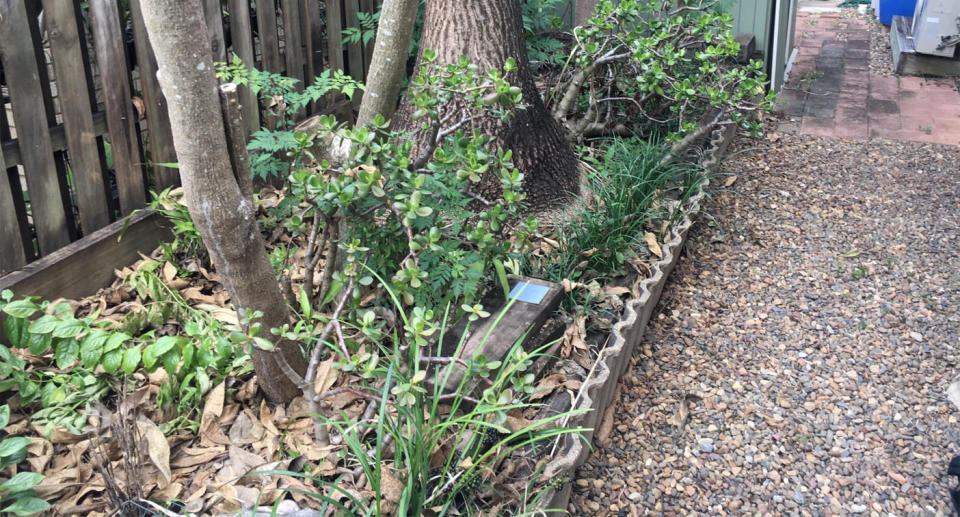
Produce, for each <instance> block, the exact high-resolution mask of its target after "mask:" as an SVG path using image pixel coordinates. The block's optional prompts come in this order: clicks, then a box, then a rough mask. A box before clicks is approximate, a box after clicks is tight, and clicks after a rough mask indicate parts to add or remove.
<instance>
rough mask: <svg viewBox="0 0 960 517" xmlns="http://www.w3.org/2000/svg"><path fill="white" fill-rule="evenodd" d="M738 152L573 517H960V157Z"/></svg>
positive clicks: (666, 298)
mask: <svg viewBox="0 0 960 517" xmlns="http://www.w3.org/2000/svg"><path fill="white" fill-rule="evenodd" d="M736 147H738V148H739V150H740V152H739V154H735V155H733V156H732V158H731V159H730V160H729V161H728V162H726V164H725V165H724V167H723V169H722V170H723V171H725V172H727V173H731V174H736V175H737V176H738V177H737V179H736V181H735V182H733V180H731V179H729V177H728V178H726V179H723V178H721V179H720V180H719V181H716V182H714V183H715V184H723V185H727V186H728V187H729V188H726V189H721V190H719V191H715V192H714V200H713V201H712V203H711V204H708V207H707V211H708V212H709V213H710V214H711V216H710V217H701V219H700V221H701V222H700V223H698V225H697V226H696V227H695V228H694V229H693V230H691V236H690V242H689V245H688V246H687V249H686V253H685V255H684V256H683V257H682V258H681V260H680V263H679V265H678V267H677V269H676V270H675V271H674V273H673V276H672V277H671V279H670V281H669V283H668V285H667V288H666V291H665V292H664V295H663V298H662V300H661V302H660V306H659V308H658V313H656V314H655V315H654V317H653V319H652V321H651V324H650V327H649V328H648V332H647V338H646V340H645V346H643V347H642V348H640V349H638V351H637V353H636V354H635V357H634V358H633V361H632V362H633V364H632V367H631V368H630V369H628V370H627V372H626V374H625V375H624V377H623V379H622V380H621V387H620V395H619V400H618V401H616V404H617V409H616V410H615V411H612V412H610V413H609V414H610V415H611V418H612V419H613V421H612V422H608V424H612V427H611V429H612V430H611V432H610V433H609V436H608V437H606V439H605V440H603V441H602V442H601V443H595V444H594V446H595V451H594V454H593V455H592V457H591V458H590V459H589V460H588V462H587V463H586V464H585V465H584V466H583V467H581V468H580V469H579V471H578V472H577V476H576V482H575V485H574V488H573V490H574V494H573V498H572V499H571V503H570V507H569V508H568V509H569V510H570V511H571V512H572V513H573V514H575V515H645V514H663V515H688V514H704V515H729V514H746V513H757V514H763V515H776V514H791V515H794V514H796V515H824V514H861V515H869V514H872V515H887V514H894V515H916V514H949V513H950V512H951V511H952V510H951V508H950V502H949V494H948V489H949V488H951V487H953V486H954V485H955V484H956V480H951V479H950V478H948V477H947V475H946V471H947V465H948V463H949V461H950V458H951V457H952V456H953V455H955V454H958V453H960V422H958V417H960V410H958V408H957V407H955V406H954V405H953V404H951V403H950V402H949V401H948V399H947V396H946V394H945V390H946V389H947V387H948V386H949V385H950V384H951V382H953V381H954V379H955V377H956V376H957V375H958V361H960V354H958V345H960V337H958V335H960V311H958V306H960V211H958V210H957V207H960V181H958V176H957V172H956V171H957V170H958V163H960V147H948V146H937V145H930V144H919V143H909V142H892V141H883V140H871V141H869V142H854V141H847V140H831V139H821V138H816V137H810V136H798V135H789V134H783V133H777V132H772V133H770V134H769V135H768V136H767V137H766V138H765V139H763V140H759V141H757V140H749V139H742V140H740V141H739V142H737V144H736ZM731 182H732V183H731Z"/></svg>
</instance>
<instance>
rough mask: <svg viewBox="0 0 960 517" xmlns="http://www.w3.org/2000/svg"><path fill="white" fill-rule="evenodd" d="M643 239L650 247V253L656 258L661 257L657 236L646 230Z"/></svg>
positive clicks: (661, 252)
mask: <svg viewBox="0 0 960 517" xmlns="http://www.w3.org/2000/svg"><path fill="white" fill-rule="evenodd" d="M643 240H644V241H646V243H647V248H649V249H650V253H653V254H654V255H656V256H657V258H661V259H662V258H663V250H662V249H660V243H659V242H657V236H656V235H654V234H653V232H646V233H644V234H643Z"/></svg>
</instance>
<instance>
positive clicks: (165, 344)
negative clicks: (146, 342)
mask: <svg viewBox="0 0 960 517" xmlns="http://www.w3.org/2000/svg"><path fill="white" fill-rule="evenodd" d="M178 341H180V338H177V337H175V336H163V337H162V338H160V339H158V340H157V342H156V343H154V344H152V345H150V346H149V347H147V348H153V352H152V353H153V354H154V355H155V356H157V357H160V356H162V355H164V354H166V353H167V352H168V351H170V349H171V348H173V347H174V346H175V345H176V344H177V342H178ZM144 352H146V351H144Z"/></svg>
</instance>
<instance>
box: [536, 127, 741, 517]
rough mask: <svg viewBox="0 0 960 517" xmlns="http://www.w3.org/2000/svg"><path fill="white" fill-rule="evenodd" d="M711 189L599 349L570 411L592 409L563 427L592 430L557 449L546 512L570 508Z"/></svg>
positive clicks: (699, 196)
mask: <svg viewBox="0 0 960 517" xmlns="http://www.w3.org/2000/svg"><path fill="white" fill-rule="evenodd" d="M735 129H736V128H735V126H732V125H731V126H725V127H719V128H716V129H714V130H713V132H712V133H711V138H710V142H709V144H708V148H707V151H706V153H705V156H704V159H703V161H702V162H701V163H702V165H703V168H704V171H705V172H710V171H711V170H713V168H714V167H715V166H716V164H717V162H718V161H719V159H720V158H721V157H722V156H723V154H724V153H725V152H726V148H727V146H728V145H729V143H730V141H731V140H732V138H733V135H734V134H736V131H735ZM708 185H709V179H705V181H704V182H703V184H702V185H701V186H700V188H699V189H698V192H697V193H696V194H694V195H693V196H692V197H691V198H690V200H689V201H688V203H687V207H686V209H685V210H684V215H683V218H682V219H680V220H679V221H678V222H677V223H676V224H675V225H674V227H673V228H672V229H671V231H670V239H669V241H668V242H666V243H665V244H664V245H663V247H662V249H663V258H662V259H661V260H659V261H658V262H657V263H656V264H654V265H653V268H652V274H651V275H650V277H649V278H647V279H646V280H643V281H642V282H641V284H640V296H639V297H637V298H631V299H630V300H628V301H627V303H626V305H625V307H624V310H623V315H622V317H621V319H620V321H619V322H618V323H616V324H615V325H614V326H613V329H612V330H611V337H610V339H607V340H606V341H605V342H606V343H609V344H608V345H607V346H606V347H605V348H604V349H602V350H601V351H600V354H599V356H598V358H597V360H596V361H595V362H594V365H593V368H592V369H591V370H590V372H589V373H588V374H587V378H586V379H585V380H584V381H583V384H582V386H581V387H580V390H579V392H578V393H577V395H576V397H575V398H574V401H573V408H572V409H576V410H582V409H587V410H589V411H586V412H584V413H581V414H578V415H575V416H574V417H572V418H571V419H570V420H569V421H567V422H566V423H565V425H566V426H567V427H574V428H576V427H583V428H588V429H590V431H588V432H587V433H585V434H584V435H583V436H582V438H581V437H580V436H578V435H564V436H563V437H561V440H562V443H561V444H560V445H559V447H557V448H556V452H555V454H554V455H553V457H552V458H551V459H550V461H549V463H548V464H547V466H546V468H545V469H544V472H543V476H544V477H545V478H547V479H563V478H568V479H569V481H568V482H567V483H564V484H563V487H562V488H559V489H558V490H552V491H551V493H547V494H546V495H545V496H544V497H543V498H541V507H542V508H543V509H555V510H554V511H560V512H562V511H565V510H566V508H567V503H568V502H569V500H570V490H571V487H572V486H573V483H572V481H573V478H574V475H575V473H576V470H577V467H579V466H580V465H582V464H583V463H584V462H585V461H586V460H587V457H588V456H589V454H590V450H589V448H588V447H586V444H587V443H589V442H590V441H591V440H593V434H594V430H595V429H596V428H597V427H598V426H599V425H600V420H601V419H602V418H603V414H604V412H605V411H606V409H607V407H608V406H609V405H610V403H611V402H613V398H614V396H615V395H616V391H617V383H618V382H619V380H620V376H621V375H623V372H624V371H625V370H626V368H627V366H628V365H629V364H630V358H631V357H632V355H633V351H634V348H636V346H637V345H638V344H639V343H640V341H641V340H642V339H643V335H644V331H645V330H646V328H647V323H648V322H649V321H650V316H651V314H653V310H654V308H656V306H657V302H658V301H659V300H660V294H661V293H662V292H663V287H664V285H666V283H667V277H668V276H669V275H670V272H671V271H672V270H673V267H674V266H675V265H676V263H677V260H678V258H679V256H680V250H681V249H682V248H683V245H684V243H685V242H686V238H687V232H688V231H689V230H690V227H691V226H693V223H694V219H695V218H696V216H697V214H699V212H700V203H701V202H702V201H703V199H704V196H705V190H706V188H707V187H708Z"/></svg>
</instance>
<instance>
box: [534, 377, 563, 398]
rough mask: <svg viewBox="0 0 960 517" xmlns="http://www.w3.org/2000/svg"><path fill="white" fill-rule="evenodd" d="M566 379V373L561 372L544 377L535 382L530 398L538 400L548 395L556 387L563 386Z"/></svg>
mask: <svg viewBox="0 0 960 517" xmlns="http://www.w3.org/2000/svg"><path fill="white" fill-rule="evenodd" d="M566 380H567V375H566V374H565V373H563V372H557V373H554V374H551V375H548V376H546V377H544V378H543V379H541V380H540V382H539V383H537V387H536V389H534V391H533V394H532V395H530V400H540V399H542V398H544V397H546V396H547V395H550V394H551V393H553V392H554V390H556V389H557V388H558V387H560V386H563V384H564V382H566Z"/></svg>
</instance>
